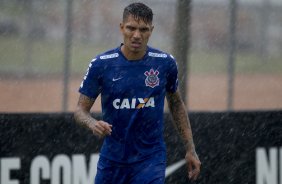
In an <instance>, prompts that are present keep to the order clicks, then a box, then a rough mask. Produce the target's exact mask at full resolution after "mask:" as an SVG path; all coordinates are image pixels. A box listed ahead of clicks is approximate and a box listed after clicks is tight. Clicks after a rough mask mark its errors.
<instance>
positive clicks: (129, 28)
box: [127, 27, 135, 31]
mask: <svg viewBox="0 0 282 184" xmlns="http://www.w3.org/2000/svg"><path fill="white" fill-rule="evenodd" d="M127 29H128V30H129V31H134V30H135V29H134V27H127Z"/></svg>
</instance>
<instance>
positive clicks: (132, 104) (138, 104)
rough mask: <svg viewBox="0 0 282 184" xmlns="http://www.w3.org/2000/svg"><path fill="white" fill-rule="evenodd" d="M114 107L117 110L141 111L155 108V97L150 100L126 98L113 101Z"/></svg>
mask: <svg viewBox="0 0 282 184" xmlns="http://www.w3.org/2000/svg"><path fill="white" fill-rule="evenodd" d="M113 106H114V108H115V109H141V108H145V107H155V99H154V97H150V98H132V99H129V98H124V99H118V98H117V99H115V100H114V101H113Z"/></svg>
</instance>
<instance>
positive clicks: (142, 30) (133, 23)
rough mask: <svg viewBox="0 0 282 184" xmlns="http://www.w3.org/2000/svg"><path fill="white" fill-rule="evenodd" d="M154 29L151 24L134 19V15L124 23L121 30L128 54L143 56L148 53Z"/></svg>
mask: <svg viewBox="0 0 282 184" xmlns="http://www.w3.org/2000/svg"><path fill="white" fill-rule="evenodd" d="M153 28H154V27H153V26H152V24H151V23H148V24H146V23H145V22H144V21H143V20H141V19H138V20H137V19H134V17H133V16H132V15H130V16H129V17H128V18H127V20H125V21H124V22H122V23H121V24H120V30H121V33H122V34H123V39H124V49H125V52H126V54H139V53H140V54H143V53H144V52H145V51H146V48H147V43H148V41H149V38H150V36H151V33H152V31H153Z"/></svg>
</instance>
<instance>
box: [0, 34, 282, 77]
mask: <svg viewBox="0 0 282 184" xmlns="http://www.w3.org/2000/svg"><path fill="white" fill-rule="evenodd" d="M26 45H27V44H26V41H25V40H24V39H22V38H11V37H0V63H1V67H0V74H15V73H17V74H19V73H34V74H50V75H53V74H60V73H62V71H63V63H64V42H63V41H54V40H52V41H49V40H43V41H42V40H41V41H34V42H33V43H32V46H31V47H30V48H31V49H30V53H31V54H30V56H29V57H28V55H27V52H28V47H27V46H26ZM97 45H98V44H95V43H82V42H79V41H74V42H73V44H72V55H71V57H72V59H71V72H72V74H81V73H84V72H85V70H86V68H87V66H88V63H89V62H90V60H91V58H92V57H94V56H95V55H96V54H98V53H100V52H101V51H104V50H105V49H108V47H107V46H104V47H99V48H98V47H97ZM191 53H192V54H191V56H190V66H189V67H190V72H191V73H192V74H215V73H218V74H221V73H227V58H228V57H227V54H226V53H215V52H197V51H193V52H191ZM28 58H31V59H30V60H28ZM235 72H236V73H243V74H245V73H271V74H279V73H282V58H281V56H280V57H269V59H268V61H266V62H263V61H262V60H261V59H260V57H259V56H257V55H255V54H250V53H249V54H248V53H244V54H241V53H238V54H237V56H236V62H235Z"/></svg>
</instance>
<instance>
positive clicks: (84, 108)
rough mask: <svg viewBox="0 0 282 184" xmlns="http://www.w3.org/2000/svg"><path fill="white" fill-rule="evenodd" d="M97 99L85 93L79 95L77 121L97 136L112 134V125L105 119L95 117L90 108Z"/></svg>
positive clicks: (75, 114) (75, 115) (75, 113)
mask: <svg viewBox="0 0 282 184" xmlns="http://www.w3.org/2000/svg"><path fill="white" fill-rule="evenodd" d="M94 102H95V99H91V98H89V97H87V96H85V95H83V94H81V95H80V96H79V99H78V103H77V108H76V110H75V112H74V118H75V121H76V122H77V123H78V124H80V125H82V126H84V127H86V128H88V129H90V130H91V131H92V132H93V134H94V135H96V136H97V137H104V136H106V135H111V132H112V125H110V124H108V123H107V122H104V121H101V120H100V121H98V120H96V119H94V118H93V117H92V116H91V114H90V109H91V107H92V106H93V104H94Z"/></svg>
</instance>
